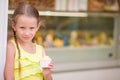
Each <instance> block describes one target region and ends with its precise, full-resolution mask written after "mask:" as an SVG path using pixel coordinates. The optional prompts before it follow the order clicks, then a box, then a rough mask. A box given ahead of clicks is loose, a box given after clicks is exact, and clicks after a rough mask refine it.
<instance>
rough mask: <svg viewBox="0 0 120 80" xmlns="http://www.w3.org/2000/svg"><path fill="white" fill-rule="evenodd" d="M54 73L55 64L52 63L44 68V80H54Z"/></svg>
mask: <svg viewBox="0 0 120 80" xmlns="http://www.w3.org/2000/svg"><path fill="white" fill-rule="evenodd" d="M52 72H53V62H52V61H51V62H50V64H49V66H48V67H46V68H43V75H44V80H52V76H51V74H52Z"/></svg>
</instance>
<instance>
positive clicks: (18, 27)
mask: <svg viewBox="0 0 120 80" xmlns="http://www.w3.org/2000/svg"><path fill="white" fill-rule="evenodd" d="M12 28H13V29H14V31H15V32H16V37H17V39H18V40H20V41H22V42H31V41H32V39H33V38H34V36H35V34H36V31H37V30H38V28H39V27H38V23H37V19H36V18H34V17H28V16H25V15H20V16H18V18H17V21H16V24H14V23H13V24H12Z"/></svg>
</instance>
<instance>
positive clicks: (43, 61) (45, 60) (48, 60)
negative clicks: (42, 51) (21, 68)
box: [40, 56, 51, 68]
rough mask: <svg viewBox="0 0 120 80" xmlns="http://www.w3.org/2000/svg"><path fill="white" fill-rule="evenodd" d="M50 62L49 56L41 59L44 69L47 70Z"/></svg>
mask: <svg viewBox="0 0 120 80" xmlns="http://www.w3.org/2000/svg"><path fill="white" fill-rule="evenodd" d="M50 62H51V58H50V57H49V56H44V57H43V58H41V59H40V66H41V67H42V68H47V67H48V65H49V64H50Z"/></svg>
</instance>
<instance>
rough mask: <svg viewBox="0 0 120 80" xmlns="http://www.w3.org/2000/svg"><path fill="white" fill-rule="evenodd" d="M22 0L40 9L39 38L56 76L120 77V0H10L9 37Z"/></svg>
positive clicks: (62, 79)
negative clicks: (52, 64) (51, 61)
mask: <svg viewBox="0 0 120 80" xmlns="http://www.w3.org/2000/svg"><path fill="white" fill-rule="evenodd" d="M21 2H26V3H29V4H31V5H33V6H34V7H36V8H37V9H38V10H39V14H40V19H41V22H42V25H41V27H40V29H39V31H38V32H37V34H36V37H35V39H36V43H38V44H39V45H42V46H43V47H44V48H45V49H46V52H47V54H48V55H49V56H50V57H51V58H52V59H53V61H54V64H55V66H54V68H55V69H54V73H53V79H54V80H119V79H120V77H119V75H118V74H120V69H119V67H120V61H119V60H120V51H119V50H120V49H119V48H120V47H119V34H120V31H119V30H120V22H119V21H120V0H9V10H8V39H10V38H11V37H13V32H12V29H11V26H10V18H11V15H12V14H13V11H14V9H15V8H16V7H17V6H18V5H19V4H20V3H21Z"/></svg>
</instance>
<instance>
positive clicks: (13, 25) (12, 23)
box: [11, 21, 16, 31]
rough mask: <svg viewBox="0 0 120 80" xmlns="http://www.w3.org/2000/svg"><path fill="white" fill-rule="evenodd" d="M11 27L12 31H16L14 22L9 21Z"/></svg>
mask: <svg viewBox="0 0 120 80" xmlns="http://www.w3.org/2000/svg"><path fill="white" fill-rule="evenodd" d="M11 27H12V29H13V30H14V31H16V27H15V23H14V22H13V21H12V22H11Z"/></svg>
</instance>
